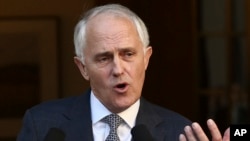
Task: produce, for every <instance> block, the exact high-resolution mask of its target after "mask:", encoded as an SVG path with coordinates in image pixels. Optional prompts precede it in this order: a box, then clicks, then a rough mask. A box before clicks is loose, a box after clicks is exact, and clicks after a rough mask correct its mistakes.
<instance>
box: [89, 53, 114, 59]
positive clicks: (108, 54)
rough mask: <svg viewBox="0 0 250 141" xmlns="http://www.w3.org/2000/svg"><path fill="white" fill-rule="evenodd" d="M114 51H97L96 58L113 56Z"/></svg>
mask: <svg viewBox="0 0 250 141" xmlns="http://www.w3.org/2000/svg"><path fill="white" fill-rule="evenodd" d="M112 54H113V53H112V52H110V51H106V52H101V53H97V54H96V55H95V56H94V58H95V59H97V58H99V57H102V56H111V55H112Z"/></svg>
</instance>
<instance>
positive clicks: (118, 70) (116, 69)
mask: <svg viewBox="0 0 250 141" xmlns="http://www.w3.org/2000/svg"><path fill="white" fill-rule="evenodd" d="M122 74H123V62H122V60H121V59H120V58H119V57H114V60H113V76H115V77H119V76H120V75H122Z"/></svg>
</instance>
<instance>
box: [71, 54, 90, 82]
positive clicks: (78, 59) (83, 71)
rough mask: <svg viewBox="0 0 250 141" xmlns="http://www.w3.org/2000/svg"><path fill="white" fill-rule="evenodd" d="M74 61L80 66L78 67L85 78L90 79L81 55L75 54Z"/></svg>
mask: <svg viewBox="0 0 250 141" xmlns="http://www.w3.org/2000/svg"><path fill="white" fill-rule="evenodd" d="M74 62H75V64H76V66H77V67H78V69H79V70H80V72H81V74H82V76H83V77H84V79H86V80H89V75H88V72H87V69H86V67H85V65H84V64H83V63H82V61H81V59H80V58H79V57H77V56H75V57H74Z"/></svg>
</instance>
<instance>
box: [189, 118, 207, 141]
mask: <svg viewBox="0 0 250 141" xmlns="http://www.w3.org/2000/svg"><path fill="white" fill-rule="evenodd" d="M192 128H193V130H194V132H195V134H196V136H197V138H198V140H200V141H208V138H207V135H206V134H205V132H204V131H203V130H202V128H201V126H200V125H199V124H198V123H197V122H194V123H193V124H192Z"/></svg>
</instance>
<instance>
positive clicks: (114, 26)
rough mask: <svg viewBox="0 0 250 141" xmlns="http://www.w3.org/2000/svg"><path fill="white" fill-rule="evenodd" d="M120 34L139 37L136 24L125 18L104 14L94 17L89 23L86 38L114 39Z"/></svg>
mask: <svg viewBox="0 0 250 141" xmlns="http://www.w3.org/2000/svg"><path fill="white" fill-rule="evenodd" d="M119 33H121V34H130V36H132V35H134V36H138V37H139V34H138V33H137V30H136V27H135V24H134V23H133V22H132V21H131V20H129V18H127V17H125V16H120V15H117V14H110V13H103V14H99V15H96V16H94V17H92V18H91V19H90V20H89V21H88V23H87V28H86V35H87V36H86V37H89V36H91V37H93V36H95V35H97V36H99V35H102V36H107V37H108V36H110V37H112V35H116V34H119ZM138 37H133V38H138Z"/></svg>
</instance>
